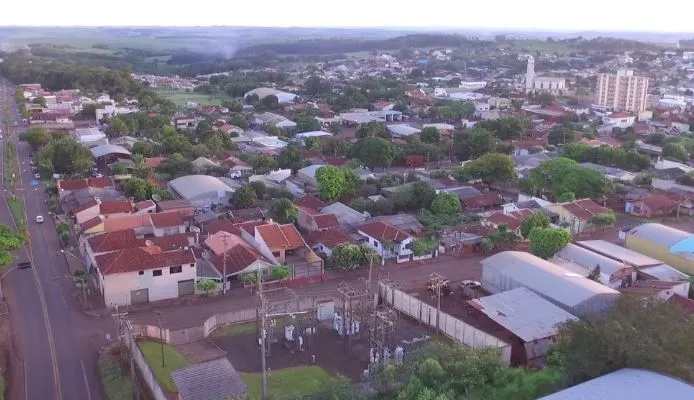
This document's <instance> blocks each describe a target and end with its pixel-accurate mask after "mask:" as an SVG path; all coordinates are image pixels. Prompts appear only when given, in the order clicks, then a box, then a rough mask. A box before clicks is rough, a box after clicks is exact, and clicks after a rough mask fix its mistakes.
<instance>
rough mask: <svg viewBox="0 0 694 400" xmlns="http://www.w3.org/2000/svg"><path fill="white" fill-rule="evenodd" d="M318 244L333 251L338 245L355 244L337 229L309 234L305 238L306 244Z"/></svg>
mask: <svg viewBox="0 0 694 400" xmlns="http://www.w3.org/2000/svg"><path fill="white" fill-rule="evenodd" d="M318 243H321V244H323V246H325V247H327V248H329V249H333V248H335V246H337V245H338V244H340V243H356V241H355V240H354V239H352V238H351V237H349V235H347V234H346V233H344V232H342V231H340V230H338V229H327V230H324V231H315V232H311V233H309V234H308V235H307V236H306V244H308V245H309V246H315V245H317V244H318Z"/></svg>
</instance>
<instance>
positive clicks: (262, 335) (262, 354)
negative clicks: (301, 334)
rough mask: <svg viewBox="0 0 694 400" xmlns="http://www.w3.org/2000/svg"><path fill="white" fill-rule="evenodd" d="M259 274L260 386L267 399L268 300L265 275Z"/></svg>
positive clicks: (263, 398) (261, 394)
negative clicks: (264, 284) (264, 281)
mask: <svg viewBox="0 0 694 400" xmlns="http://www.w3.org/2000/svg"><path fill="white" fill-rule="evenodd" d="M256 273H257V274H258V279H257V280H258V297H259V298H260V368H261V370H262V375H261V384H260V399H261V400H266V399H267V367H266V365H265V340H266V335H265V319H266V317H267V299H266V298H265V296H264V295H263V274H262V272H261V270H260V268H258V269H257V271H256Z"/></svg>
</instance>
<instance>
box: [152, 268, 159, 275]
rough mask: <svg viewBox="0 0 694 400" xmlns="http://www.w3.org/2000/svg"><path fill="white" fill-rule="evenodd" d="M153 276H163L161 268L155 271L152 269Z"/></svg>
mask: <svg viewBox="0 0 694 400" xmlns="http://www.w3.org/2000/svg"><path fill="white" fill-rule="evenodd" d="M152 276H161V270H160V269H155V270H154V271H152Z"/></svg>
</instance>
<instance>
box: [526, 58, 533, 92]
mask: <svg viewBox="0 0 694 400" xmlns="http://www.w3.org/2000/svg"><path fill="white" fill-rule="evenodd" d="M534 81H535V57H533V56H528V69H527V70H526V71H525V91H526V92H532V91H533V82H534Z"/></svg>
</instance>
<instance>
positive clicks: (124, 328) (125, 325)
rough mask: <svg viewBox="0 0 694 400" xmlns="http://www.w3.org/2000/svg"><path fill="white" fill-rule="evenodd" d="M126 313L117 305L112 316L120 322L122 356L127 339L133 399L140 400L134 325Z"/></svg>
mask: <svg viewBox="0 0 694 400" xmlns="http://www.w3.org/2000/svg"><path fill="white" fill-rule="evenodd" d="M126 315H128V313H127V312H123V313H119V312H118V306H117V305H116V307H115V310H114V313H113V314H111V316H112V317H113V318H114V319H115V320H116V323H117V324H118V337H119V339H120V341H121V357H122V356H123V354H124V351H123V349H124V348H125V343H123V341H124V340H125V341H127V348H128V353H129V358H130V380H131V381H132V387H133V399H134V400H139V399H140V392H139V386H138V383H137V374H136V373H135V357H134V354H135V348H134V346H135V339H134V338H133V331H132V326H131V325H130V321H128V320H126V319H124V317H125V316H126Z"/></svg>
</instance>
